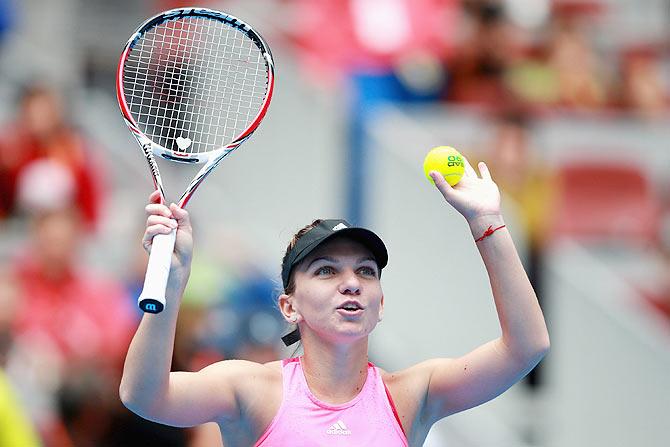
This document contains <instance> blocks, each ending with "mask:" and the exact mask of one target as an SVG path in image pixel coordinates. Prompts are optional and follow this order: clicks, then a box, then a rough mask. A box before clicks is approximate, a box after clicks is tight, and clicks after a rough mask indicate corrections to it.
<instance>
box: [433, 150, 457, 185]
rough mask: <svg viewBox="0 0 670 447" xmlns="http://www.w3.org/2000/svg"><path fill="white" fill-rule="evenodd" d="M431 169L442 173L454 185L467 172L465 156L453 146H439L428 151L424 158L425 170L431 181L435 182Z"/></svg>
mask: <svg viewBox="0 0 670 447" xmlns="http://www.w3.org/2000/svg"><path fill="white" fill-rule="evenodd" d="M430 171H438V172H440V173H442V175H443V176H444V178H445V180H446V181H447V183H449V184H450V185H451V186H454V185H455V184H456V183H458V182H459V181H460V180H461V177H463V173H464V172H465V160H464V159H463V156H462V155H461V154H460V153H459V152H458V151H457V150H456V149H454V148H453V147H449V146H438V147H434V148H433V149H431V150H430V152H428V155H426V158H425V159H424V160H423V172H424V173H425V174H426V178H427V179H428V180H430V182H431V183H433V184H434V183H435V182H434V181H433V179H432V178H430V175H429V174H430Z"/></svg>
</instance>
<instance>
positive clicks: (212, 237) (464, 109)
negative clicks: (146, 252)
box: [0, 0, 670, 447]
mask: <svg viewBox="0 0 670 447" xmlns="http://www.w3.org/2000/svg"><path fill="white" fill-rule="evenodd" d="M184 5H185V3H184V2H179V1H165V0H163V1H159V0H153V1H148V0H147V1H130V0H118V1H115V2H106V1H102V0H89V1H82V0H50V1H46V0H41V1H39V0H20V1H19V0H13V1H12V0H2V1H0V11H1V13H2V20H0V29H2V37H1V39H2V41H1V43H0V45H1V47H0V49H1V53H0V118H2V120H3V122H4V123H6V125H5V127H3V133H2V140H4V141H3V142H2V144H3V147H4V149H3V151H4V152H0V155H3V154H4V156H5V158H6V156H7V154H8V153H9V154H11V153H12V151H20V150H21V148H20V146H17V145H14V144H12V135H13V133H15V131H16V129H17V126H20V124H16V123H15V120H16V117H17V116H18V115H19V113H20V104H21V102H20V99H19V97H20V95H21V92H23V91H25V89H26V87H30V86H35V85H37V86H46V87H45V88H46V89H47V90H48V91H50V92H54V93H55V94H57V95H60V96H62V98H64V101H63V110H64V111H65V113H64V116H65V119H66V120H67V121H70V122H71V124H72V125H73V127H74V128H75V129H76V132H77V133H78V134H81V135H83V136H84V138H85V139H86V141H87V142H90V144H87V146H86V148H85V151H87V152H89V153H90V156H91V158H92V159H95V160H96V171H95V172H96V175H97V174H100V176H101V177H100V178H103V179H104V180H103V181H102V182H101V183H100V185H99V192H98V193H96V195H95V196H94V198H95V202H96V206H97V211H96V213H94V214H95V215H94V217H91V218H90V221H89V222H88V223H87V225H88V227H87V230H82V231H81V232H80V233H78V235H77V239H78V241H77V244H79V245H81V252H80V254H78V255H77V259H76V261H75V262H76V263H77V264H82V265H86V266H87V267H88V268H90V269H91V270H94V271H96V272H97V273H96V275H98V277H99V278H104V280H105V281H111V282H113V283H114V284H115V287H116V286H119V287H121V288H123V289H124V290H125V292H124V293H123V294H121V295H122V298H123V299H124V300H126V301H127V302H126V303H125V304H127V305H128V307H129V308H130V307H131V306H132V302H133V300H134V296H133V294H134V293H135V291H136V288H137V281H138V278H141V276H142V274H143V271H142V268H143V261H144V257H143V255H142V253H141V250H140V247H139V240H140V235H141V231H142V225H143V220H144V217H143V207H144V203H145V200H146V197H147V196H148V194H149V192H150V190H151V182H150V180H149V176H148V175H147V174H148V173H147V172H146V169H147V168H146V166H145V162H144V160H143V158H142V156H141V154H140V152H139V151H138V149H137V147H136V143H135V142H134V141H132V140H131V137H130V135H129V134H128V132H127V130H126V128H125V126H124V125H123V123H122V120H121V118H120V116H119V113H118V110H117V105H116V102H115V98H114V75H115V68H116V63H117V60H118V55H119V52H120V50H121V48H122V46H123V43H124V42H125V40H126V39H127V37H128V36H129V34H130V33H131V32H132V31H133V30H134V29H135V27H136V26H137V25H138V24H139V22H141V21H142V20H143V19H144V18H145V17H148V16H149V15H151V14H153V13H155V12H158V11H160V10H162V9H167V8H169V7H174V6H184ZM198 5H199V6H206V7H211V8H215V9H221V10H224V11H227V12H229V13H231V14H234V15H236V16H239V17H240V18H242V19H243V20H246V21H248V22H249V23H251V24H253V25H254V26H255V27H256V28H258V29H259V30H260V32H261V33H262V34H263V35H264V37H265V38H266V39H267V40H268V42H269V44H270V46H271V47H272V49H273V52H274V55H275V59H276V64H277V86H276V96H275V98H274V99H273V103H272V105H271V108H270V112H269V115H268V117H267V118H266V120H265V121H264V122H263V124H262V126H261V128H260V130H259V131H258V132H257V133H256V134H255V135H254V137H253V139H252V140H250V141H249V142H247V143H246V144H245V145H244V146H243V148H242V150H240V151H239V152H236V153H235V154H234V155H233V156H231V157H230V158H228V159H227V160H226V161H225V162H224V163H223V164H222V165H221V167H220V168H219V169H218V170H217V171H216V172H215V173H214V174H213V176H212V177H211V178H210V179H209V180H208V181H207V182H206V183H205V184H204V186H203V187H202V188H201V190H200V191H199V192H198V194H197V195H196V196H195V197H194V199H193V201H192V202H191V204H190V212H191V214H192V216H193V220H194V222H195V226H196V252H197V259H196V264H195V266H194V269H193V271H194V273H193V278H192V280H191V285H190V287H189V291H188V292H187V295H188V296H187V300H186V303H185V309H184V312H183V314H182V321H181V323H180V328H179V331H180V335H179V341H178V349H177V354H176V355H177V358H176V360H175V361H176V364H178V365H180V366H181V367H183V368H189V369H191V368H198V367H200V366H201V365H203V364H205V363H206V362H208V361H212V360H217V359H220V358H226V357H232V356H237V357H247V358H256V359H259V360H261V359H268V358H273V357H274V356H278V355H288V354H290V353H291V352H285V351H281V348H280V347H279V346H278V343H277V341H278V336H279V335H280V334H281V332H282V330H283V329H284V327H283V326H282V323H281V322H279V321H278V319H277V318H276V314H274V313H273V309H272V299H273V297H274V295H275V294H276V291H277V284H278V280H277V278H278V270H279V261H280V259H281V255H282V253H283V250H284V248H285V244H286V242H287V241H288V239H289V238H290V237H291V235H292V234H293V233H294V232H295V231H296V230H297V229H299V228H300V227H302V226H303V225H305V224H306V223H308V222H309V221H311V219H313V218H315V217H335V216H345V217H347V218H349V219H350V220H352V221H354V222H357V223H362V224H366V225H369V226H371V227H372V228H374V229H375V230H376V231H378V233H379V234H380V235H381V236H382V237H383V239H384V240H385V241H386V243H387V245H388V248H389V252H390V263H389V266H388V268H387V269H386V270H385V273H384V279H383V285H384V290H385V296H386V306H387V310H386V314H385V320H384V322H383V323H382V324H381V325H380V326H379V327H378V329H377V330H376V332H375V333H374V335H373V337H372V341H371V355H372V359H373V361H375V362H377V363H378V364H379V365H381V366H382V367H384V368H386V369H399V368H403V367H406V366H408V365H410V364H412V363H414V362H416V361H420V360H422V359H425V358H429V357H435V356H455V355H459V354H462V353H464V352H466V351H467V350H469V349H472V348H474V347H475V346H477V345H478V344H480V343H482V342H484V341H486V340H488V339H489V338H492V337H494V336H496V335H497V331H498V326H497V322H496V318H495V311H494V308H493V305H492V300H491V299H490V296H489V295H490V292H489V287H488V283H487V280H486V275H485V271H484V269H483V266H482V264H481V262H480V260H479V259H478V256H477V252H476V248H475V245H474V243H473V242H472V239H471V237H470V235H469V232H468V229H467V226H466V225H465V222H464V221H463V220H462V218H461V217H460V216H458V215H457V214H456V213H455V212H454V211H452V210H451V209H449V207H448V206H447V205H446V204H445V203H443V201H442V200H441V198H440V197H439V195H438V194H437V193H436V191H434V190H432V189H431V187H430V185H429V184H428V183H427V182H426V180H425V179H424V178H423V173H422V170H421V162H422V159H423V156H424V155H425V153H426V152H427V150H428V149H429V148H431V147H433V146H437V145H442V144H448V145H453V146H455V147H457V148H459V149H460V150H461V151H462V152H463V153H464V154H465V155H466V156H467V157H469V159H470V160H471V162H474V161H476V160H478V159H484V160H486V161H487V162H489V163H490V164H491V165H492V173H493V176H494V179H495V180H497V181H498V182H499V184H500V186H501V187H502V189H503V193H504V208H505V217H506V220H507V222H508V225H509V226H510V228H511V231H512V233H513V235H514V237H515V241H516V243H517V245H518V247H519V250H520V252H521V254H522V257H523V258H524V261H525V262H526V264H527V267H528V268H529V269H532V273H533V280H534V282H536V286H537V288H538V291H539V295H540V298H541V303H542V306H543V308H544V310H545V314H546V317H547V321H548V324H549V329H550V334H551V339H552V350H551V352H550V354H549V355H548V356H547V358H546V359H545V360H544V361H543V362H542V364H541V367H540V368H539V370H538V371H536V372H535V373H534V374H533V376H532V378H531V379H530V380H525V381H524V382H522V383H519V384H518V385H516V386H515V387H513V388H512V389H511V390H509V391H508V392H507V393H505V394H504V395H502V396H501V397H499V398H497V399H495V400H494V401H492V402H490V403H487V404H485V405H482V406H481V407H479V408H476V409H473V410H471V411H468V412H465V413H463V414H459V415H456V416H453V417H451V418H448V419H447V420H445V421H442V422H441V423H439V424H437V425H436V426H435V428H434V429H433V431H432V433H431V436H430V438H429V440H428V441H427V445H435V446H442V445H459V446H514V447H517V446H522V447H523V446H529V447H530V446H548V447H549V446H571V447H579V446H605V445H608V446H642V445H644V446H662V445H667V443H668V436H669V433H668V428H667V427H668V425H669V424H668V422H670V421H669V420H668V406H669V404H670V379H669V378H668V377H669V376H668V371H670V329H669V328H670V217H669V216H670V143H669V142H670V125H669V124H670V122H669V121H668V118H669V117H670V114H669V113H668V95H669V93H670V46H669V43H670V41H669V38H670V36H669V34H668V29H670V28H669V27H668V22H669V21H670V2H668V1H666V0H637V1H633V0H600V1H577V0H554V1H549V0H542V1H540V0H534V1H530V0H525V1H524V0H508V1H503V0H501V1H499V2H497V1H494V0H486V1H476V0H471V1H465V0H463V1H457V0H421V1H416V0H412V1H410V0H349V1H335V0H323V1H301V0H251V1H249V0H247V1H241V0H240V1H212V0H203V1H201V2H199V3H198ZM44 157H45V158H50V157H51V155H49V153H47V154H46V155H44ZM51 158H53V157H51ZM2 169H4V168H2ZM162 169H163V170H164V171H165V172H166V176H167V178H166V185H167V188H168V191H169V192H172V194H173V196H174V195H176V194H177V192H178V190H179V189H180V187H181V186H180V185H182V184H183V183H180V182H179V180H178V179H179V178H180V176H177V175H175V173H176V171H175V170H174V169H171V167H169V166H167V165H165V164H163V165H162ZM56 171H57V170H56ZM6 172H7V171H0V174H2V175H5V173H6ZM43 172H47V174H43V175H42V177H41V178H42V179H44V178H48V172H51V171H43ZM54 172H55V171H54ZM44 175H47V177H44ZM54 175H55V174H54ZM26 177H28V176H26ZM38 177H39V176H38ZM173 179H174V180H173ZM5 180H6V178H5ZM33 181H35V182H38V180H34V179H33ZM25 182H27V184H29V185H30V180H29V179H28V180H25ZM182 182H183V180H182ZM38 183H39V182H38ZM43 183H44V182H43ZM46 183H47V185H48V186H47V187H46V190H47V192H49V191H50V192H52V193H53V192H54V190H56V189H57V188H56V186H54V185H57V184H58V182H57V180H56V179H49V181H47V182H46ZM66 183H67V182H66ZM3 185H4V181H3ZM175 185H179V186H175ZM77 187H81V185H79V184H77V185H76V186H75V187H74V188H75V189H76V188H77ZM25 188H27V189H28V190H29V191H32V192H34V194H33V196H35V195H37V196H39V193H37V192H35V191H38V190H39V188H37V187H36V186H33V187H32V188H31V187H30V186H27V187H25ZM47 192H45V193H44V194H45V196H44V197H46V199H45V198H44V197H42V199H43V200H47V201H49V200H51V199H50V197H51V196H49V195H48V194H47ZM4 193H5V191H3V194H4ZM17 194H18V193H17ZM28 196H29V197H30V196H31V195H30V194H28ZM75 196H76V194H75ZM68 197H69V196H68ZM77 197H79V198H80V196H77ZM33 199H34V201H33V202H31V201H30V200H29V199H25V203H20V202H21V200H17V203H16V204H14V206H13V207H10V208H7V209H6V210H3V215H2V220H1V221H0V232H1V233H2V235H1V237H0V240H1V243H0V249H1V250H0V262H1V263H2V264H3V273H2V275H3V276H2V278H3V284H5V285H8V284H9V285H10V286H11V285H12V284H14V283H16V282H17V280H16V278H14V277H13V276H12V275H13V270H12V267H13V265H14V262H15V261H14V259H15V257H16V253H19V252H21V251H22V249H23V248H25V247H29V246H30V245H29V244H30V243H31V241H34V240H35V220H36V219H39V218H40V216H43V215H44V214H45V213H50V212H53V210H52V209H51V208H49V207H48V206H45V205H44V203H43V202H40V197H37V198H35V197H33ZM22 200H23V199H22ZM72 200H74V201H75V202H76V199H72ZM77 205H80V206H83V205H81V203H79V204H78V203H75V207H76V206H77ZM73 246H74V245H73ZM101 281H102V279H101ZM19 289H20V288H19ZM8 290H9V291H8ZM100 290H101V291H102V292H103V293H101V294H100V295H97V296H91V297H89V296H74V297H69V296H68V297H63V299H72V300H73V301H75V302H76V301H77V300H78V301H79V302H80V303H85V302H88V300H90V302H93V301H96V300H97V301H102V302H103V303H104V300H105V299H111V298H114V297H116V298H118V296H120V295H114V296H105V293H104V291H105V290H108V289H105V288H102V289H100ZM29 300H30V297H29V296H27V297H24V296H21V292H20V291H19V292H16V290H14V289H13V288H12V287H3V289H2V294H1V295H0V303H2V304H3V309H4V311H0V332H1V333H2V336H3V338H2V341H3V343H2V344H1V345H2V349H1V350H0V354H1V355H0V359H1V360H2V364H0V366H1V367H2V368H3V369H4V373H5V375H6V376H7V378H8V380H9V383H10V384H11V388H12V389H13V394H14V397H15V399H14V400H13V402H14V404H13V406H14V410H15V411H16V412H19V413H22V414H24V415H25V416H26V419H27V420H28V421H29V422H30V423H29V425H31V426H32V427H33V428H34V429H35V430H36V431H37V432H38V433H39V436H41V438H42V440H43V443H44V445H48V446H51V445H53V446H61V445H62V446H68V445H74V446H79V445H133V444H132V442H136V443H137V444H136V445H189V446H198V445H216V434H215V433H214V434H213V433H212V430H211V428H204V429H196V430H174V431H165V429H163V428H160V427H158V426H155V425H153V424H149V423H146V424H144V423H142V422H140V421H138V420H136V419H132V418H131V417H130V416H129V415H127V414H126V410H125V409H123V408H119V405H120V404H118V403H117V402H115V399H116V397H115V395H114V392H115V384H114V380H115V379H114V378H115V377H116V378H118V374H116V373H114V372H112V373H109V374H107V375H105V374H102V373H99V371H97V370H96V367H95V366H94V367H91V366H90V365H97V362H96V361H95V360H94V358H95V357H96V356H103V355H104V354H103V353H102V352H103V351H100V353H95V352H93V353H88V354H87V355H88V357H86V356H85V355H83V354H82V355H81V356H78V354H73V355H74V356H75V357H74V358H75V359H76V360H80V361H81V363H77V362H76V361H75V362H74V363H73V364H74V365H75V366H72V364H70V365H64V364H67V363H68V362H69V361H70V357H67V355H69V354H67V355H66V354H61V353H56V352H55V351H50V350H49V349H43V350H40V349H37V347H39V346H42V347H44V344H40V341H39V340H38V341H35V339H34V338H32V339H31V337H30V336H26V333H25V331H22V329H21V328H20V327H19V328H17V325H16V318H18V317H17V316H16V315H17V314H16V313H12V311H7V309H12V308H18V309H20V308H21V304H22V303H23V301H29ZM7 303H11V306H8V305H7ZM70 309H76V307H72V308H70ZM16 312H20V311H16ZM73 312H75V311H74V310H73ZM132 312H135V311H134V310H133V311H132ZM133 318H137V314H135V313H133ZM72 319H73V320H74V319H75V316H74V315H72ZM63 321H66V322H67V321H68V319H67V317H64V320H63ZM105 324H113V322H111V323H110V322H106V323H105ZM101 327H102V325H101ZM105 327H106V326H105ZM131 329H132V328H131ZM55 330H58V329H55ZM97 330H100V328H97ZM94 332H96V330H94V329H91V333H94ZM45 333H47V334H48V333H49V332H48V331H46V332H45ZM78 335H80V336H81V337H83V338H86V337H88V336H89V335H90V334H89V333H88V332H86V331H82V332H81V333H79V334H78ZM121 339H123V337H121ZM35 343H37V347H36V345H35ZM44 351H47V352H44ZM26 352H30V353H31V354H30V355H26ZM54 357H56V359H54ZM82 359H83V360H85V361H82ZM82 365H83V366H82ZM86 365H88V367H87V366H86ZM44 371H47V372H46V373H44ZM114 371H116V370H114ZM44 376H46V378H45V377H44ZM91 377H97V378H99V377H106V379H105V380H106V381H107V382H104V381H103V382H104V383H102V384H101V383H99V382H100V380H91ZM6 397H7V396H0V399H3V398H6ZM101 401H102V402H106V404H105V405H97V406H98V408H96V404H99V403H100V402H101ZM99 407H104V408H102V409H101V408H99ZM92 414H93V415H94V416H91V415H92ZM0 418H1V417H0ZM120 432H126V435H121V434H119V433H120ZM124 436H125V437H124ZM0 438H1V437H0ZM131 440H132V441H131ZM168 440H169V441H168ZM0 445H2V441H0ZM7 445H11V444H7Z"/></svg>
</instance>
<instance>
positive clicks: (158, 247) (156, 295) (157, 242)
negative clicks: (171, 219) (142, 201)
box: [137, 229, 177, 314]
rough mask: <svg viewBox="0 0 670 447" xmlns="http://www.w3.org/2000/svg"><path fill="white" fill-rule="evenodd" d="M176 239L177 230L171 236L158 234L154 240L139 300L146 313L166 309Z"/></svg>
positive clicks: (154, 312) (138, 302) (155, 312)
mask: <svg viewBox="0 0 670 447" xmlns="http://www.w3.org/2000/svg"><path fill="white" fill-rule="evenodd" d="M176 237H177V230H176V229H175V230H172V232H171V233H170V234H157V235H156V236H154V238H153V241H152V243H151V254H150V255H149V263H148V264H147V273H146V275H145V276H144V287H143V288H142V293H141V294H140V297H139V298H138V299H137V304H138V305H139V307H140V309H142V310H143V311H144V312H147V313H151V314H157V313H159V312H162V311H163V309H164V308H165V290H166V288H167V282H168V277H169V275H170V263H171V262H172V251H173V250H174V243H175V239H176Z"/></svg>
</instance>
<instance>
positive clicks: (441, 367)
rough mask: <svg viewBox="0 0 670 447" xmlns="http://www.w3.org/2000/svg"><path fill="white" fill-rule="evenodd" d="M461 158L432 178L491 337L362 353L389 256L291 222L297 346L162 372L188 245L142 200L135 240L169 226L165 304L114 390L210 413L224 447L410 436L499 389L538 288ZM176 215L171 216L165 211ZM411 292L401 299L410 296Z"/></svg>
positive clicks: (539, 344)
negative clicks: (480, 267)
mask: <svg viewBox="0 0 670 447" xmlns="http://www.w3.org/2000/svg"><path fill="white" fill-rule="evenodd" d="M479 172H480V174H481V176H479V175H477V173H476V172H475V171H474V169H473V168H472V167H471V166H470V165H469V164H468V163H467V162H466V172H465V175H464V177H463V179H462V180H461V181H460V183H458V184H457V185H456V186H455V187H451V186H449V184H448V183H447V182H446V181H445V180H444V178H443V177H441V176H440V175H439V174H438V173H436V172H433V173H431V176H432V178H433V180H434V181H435V184H436V187H437V189H438V190H439V191H440V192H441V193H442V195H443V196H444V198H445V199H446V201H447V202H448V203H449V204H451V206H453V207H454V208H455V209H456V210H458V211H459V212H460V213H461V214H462V215H463V216H464V217H465V219H466V220H467V222H468V224H469V226H470V230H471V232H472V235H473V238H474V240H475V241H476V245H477V247H478V249H479V252H480V254H481V256H482V259H483V261H484V264H485V266H486V269H487V271H488V275H489V279H490V282H491V289H492V291H493V300H494V302H495V307H496V309H497V312H498V318H499V320H500V327H501V335H500V337H498V338H496V339H495V340H491V341H490V342H488V343H486V344H484V345H482V346H480V347H478V348H476V349H475V350H474V351H472V352H470V353H468V354H466V355H464V356H462V357H459V358H437V359H430V360H426V361H424V362H421V363H419V364H416V365H414V366H411V367H410V368H407V369H405V370H402V371H398V372H386V371H384V370H382V369H380V368H378V367H376V366H374V365H373V364H371V363H370V362H369V360H368V336H369V335H370V333H371V332H372V331H373V330H374V328H375V326H376V325H377V323H378V321H379V320H381V318H382V312H383V308H384V294H383V292H382V287H381V283H380V275H381V272H382V269H383V268H384V267H385V266H386V263H387V260H388V255H387V251H386V247H385V246H384V243H383V242H382V241H381V239H380V238H379V237H378V236H377V235H375V234H374V233H373V232H372V231H370V230H367V229H363V228H355V227H351V226H350V225H349V224H348V223H346V222H345V221H343V220H321V221H318V220H317V221H315V222H313V223H312V224H311V225H308V226H307V227H305V228H303V229H302V230H301V231H299V232H298V233H297V234H296V236H295V237H294V238H293V240H292V241H291V243H290V244H289V246H288V248H287V250H286V254H285V257H284V260H283V264H282V280H283V285H284V293H283V294H282V295H281V296H279V299H278V304H279V308H280V311H281V313H282V314H283V316H284V318H285V319H286V321H287V322H290V323H292V324H295V325H296V329H295V331H293V332H291V333H290V334H289V335H288V336H286V337H284V341H285V342H286V343H287V344H290V343H292V342H295V341H297V340H298V339H300V340H301V342H302V346H303V348H304V355H302V356H300V357H298V358H292V359H286V360H283V361H275V362H270V363H266V364H259V363H254V362H249V361H243V360H225V361H221V362H218V363H215V364H213V365H210V366H208V367H206V368H204V369H202V370H201V371H198V372H170V361H171V357H172V349H173V342H174V335H175V325H176V321H177V313H178V307H179V306H178V304H179V301H180V299H181V296H182V293H183V291H184V288H185V287H186V282H187V280H188V277H189V271H190V266H191V255H192V249H193V243H192V237H191V235H192V231H191V224H190V221H189V215H188V213H187V212H186V211H185V210H183V209H181V208H179V207H178V206H176V205H174V204H171V205H170V207H167V206H164V205H161V204H159V203H158V202H159V196H158V194H157V193H154V194H152V195H151V196H150V204H149V205H147V207H146V211H147V214H148V219H147V227H146V231H145V234H144V240H143V244H144V246H145V248H146V249H147V250H150V249H151V239H152V238H153V236H154V235H156V234H159V233H168V232H169V231H170V230H171V229H172V228H177V243H176V246H175V252H174V255H173V260H172V267H171V271H170V280H169V284H168V295H167V297H168V301H169V303H170V305H169V306H167V307H166V309H165V310H164V311H163V312H162V313H160V314H155V315H153V314H145V315H144V317H143V319H142V321H141V323H140V325H139V328H138V330H137V333H136V334H135V337H134V339H133V341H132V343H131V345H130V348H129V351H128V356H127V358H126V363H125V368H124V372H123V378H122V382H121V388H120V394H121V399H122V401H123V403H124V404H125V405H126V406H127V407H128V408H130V409H131V410H132V411H134V412H136V413H137V414H139V415H140V416H143V417H145V418H147V419H150V420H153V421H157V422H161V423H163V424H168V425H174V426H182V427H185V426H194V425H198V424H203V423H206V422H211V421H213V422H216V423H217V424H218V425H219V427H220V429H221V434H222V437H223V441H224V444H225V446H226V447H233V446H245V447H246V446H252V445H253V446H263V447H267V446H272V447H281V446H291V447H300V446H310V447H313V446H366V447H367V446H383V447H394V446H409V445H411V446H419V445H421V444H422V443H423V442H424V440H425V438H426V435H427V434H428V432H429V430H430V428H431V426H432V425H433V424H434V423H435V422H436V421H439V420H440V419H442V418H444V417H447V416H449V415H451V414H454V413H457V412H460V411H463V410H466V409H468V408H472V407H474V406H477V405H479V404H482V403H484V402H486V401H488V400H490V399H493V398H494V397H496V396H498V395H499V394H501V393H502V392H503V391H505V390H506V389H508V388H509V387H510V386H512V385H513V384H515V383H516V382H517V381H519V380H520V379H521V378H522V377H524V375H526V374H527V373H528V372H529V371H530V370H531V369H532V368H533V366H535V365H536V364H537V363H538V361H539V360H540V359H541V358H542V357H543V356H544V355H545V353H546V352H547V350H548V349H549V336H548V333H547V328H546V325H545V322H544V318H543V315H542V311H541V310H540V307H539V305H538V303H537V298H536V296H535V293H534V291H533V289H532V287H531V285H530V283H529V281H528V278H527V276H526V273H525V271H524V269H523V267H522V266H521V262H520V261H519V257H518V255H517V252H516V249H515V248H514V244H513V242H512V239H511V238H510V235H509V233H508V231H507V229H506V228H505V225H504V222H503V218H502V216H501V213H500V193H499V190H498V187H497V186H496V184H495V183H494V182H493V180H492V179H491V175H490V173H489V171H488V168H487V167H486V165H485V164H484V163H480V164H479ZM170 217H173V218H174V219H175V220H174V221H173V220H170ZM408 299H411V297H408Z"/></svg>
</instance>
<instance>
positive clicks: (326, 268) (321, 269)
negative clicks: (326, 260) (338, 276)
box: [315, 266, 335, 275]
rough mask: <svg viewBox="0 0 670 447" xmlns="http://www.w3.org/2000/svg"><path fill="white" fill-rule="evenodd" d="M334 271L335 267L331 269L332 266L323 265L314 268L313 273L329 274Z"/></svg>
mask: <svg viewBox="0 0 670 447" xmlns="http://www.w3.org/2000/svg"><path fill="white" fill-rule="evenodd" d="M334 271H335V269H333V268H332V267H330V266H324V267H319V268H318V269H316V272H315V274H317V275H330V274H332V273H333V272H334Z"/></svg>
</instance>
